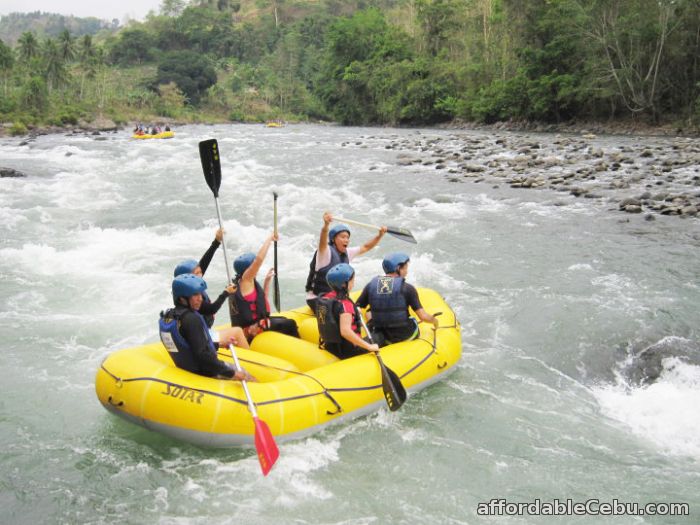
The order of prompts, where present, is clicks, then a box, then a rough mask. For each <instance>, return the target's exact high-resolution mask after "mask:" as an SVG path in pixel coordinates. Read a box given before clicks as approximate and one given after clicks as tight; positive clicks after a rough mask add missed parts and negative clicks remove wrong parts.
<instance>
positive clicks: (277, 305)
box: [272, 275, 281, 312]
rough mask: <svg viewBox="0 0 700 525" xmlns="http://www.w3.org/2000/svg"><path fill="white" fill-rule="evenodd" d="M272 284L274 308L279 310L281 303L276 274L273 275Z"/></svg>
mask: <svg viewBox="0 0 700 525" xmlns="http://www.w3.org/2000/svg"><path fill="white" fill-rule="evenodd" d="M272 284H273V287H274V290H273V294H272V298H273V302H274V303H275V310H277V311H278V312H279V311H280V306H281V303H280V282H279V279H277V275H275V277H274V279H273V282H272Z"/></svg>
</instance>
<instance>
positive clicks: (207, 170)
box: [199, 139, 221, 198]
mask: <svg viewBox="0 0 700 525" xmlns="http://www.w3.org/2000/svg"><path fill="white" fill-rule="evenodd" d="M199 158H200V159H201V160H202V171H204V178H205V179H206V181H207V185H208V186H209V188H211V191H212V193H214V197H217V198H218V197H219V187H220V186H221V161H220V160H219V144H218V143H217V142H216V139H209V140H203V141H202V142H200V143H199Z"/></svg>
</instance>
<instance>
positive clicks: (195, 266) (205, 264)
mask: <svg viewBox="0 0 700 525" xmlns="http://www.w3.org/2000/svg"><path fill="white" fill-rule="evenodd" d="M223 238H224V231H223V230H222V229H220V228H219V229H218V230H216V235H215V236H214V240H213V241H212V243H211V246H209V248H208V249H207V251H206V252H204V255H202V258H201V259H200V260H199V261H197V260H195V259H185V260H184V261H181V262H180V263H179V264H178V265H177V266H176V267H175V271H174V272H173V277H177V276H178V275H182V274H185V273H192V274H194V275H197V276H199V277H204V274H205V273H206V271H207V268H209V263H211V260H212V258H213V257H214V254H215V253H216V250H218V249H219V246H220V245H221V241H222V239H223ZM235 291H236V287H235V286H233V285H232V284H228V285H227V286H226V288H225V289H224V291H223V292H221V294H219V297H217V298H216V300H215V301H214V302H212V301H211V299H210V298H209V295H208V294H207V293H206V292H204V293H203V294H202V297H203V299H204V301H203V302H202V307H201V308H200V309H199V313H200V314H202V315H203V316H204V319H205V320H206V321H207V326H209V328H211V327H212V326H213V325H214V316H215V315H216V313H217V312H218V311H219V310H220V309H221V307H222V306H223V304H224V302H225V301H226V299H227V297H228V296H229V295H233V292H235Z"/></svg>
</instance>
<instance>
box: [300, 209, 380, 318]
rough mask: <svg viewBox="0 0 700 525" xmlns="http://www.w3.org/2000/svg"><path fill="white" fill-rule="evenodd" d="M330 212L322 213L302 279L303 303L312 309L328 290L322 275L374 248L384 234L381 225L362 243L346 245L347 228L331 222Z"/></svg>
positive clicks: (347, 241) (314, 309)
mask: <svg viewBox="0 0 700 525" xmlns="http://www.w3.org/2000/svg"><path fill="white" fill-rule="evenodd" d="M332 221H333V215H332V214H331V213H330V212H325V213H324V214H323V227H322V228H321V235H320V237H319V240H318V248H317V250H316V252H315V253H314V256H313V258H312V259H311V263H310V264H309V276H308V277H307V279H306V304H308V305H309V307H310V308H311V310H312V311H314V312H315V311H316V300H317V298H318V297H320V296H322V295H323V294H326V293H328V292H330V291H331V288H330V286H329V285H328V282H327V280H326V274H327V273H328V270H330V269H331V268H332V267H333V266H335V265H337V264H340V263H347V264H350V263H351V262H352V261H353V259H354V258H355V257H358V256H360V255H362V254H364V253H367V252H368V251H369V250H371V249H372V248H374V247H375V246H376V245H377V244H379V241H380V240H381V239H382V237H383V236H384V234H385V233H386V226H382V227H381V229H380V230H379V233H378V234H377V235H376V236H375V237H373V238H372V239H370V240H369V241H367V242H366V243H365V244H363V245H362V246H353V247H351V246H350V228H349V227H348V226H347V225H345V224H342V223H334V224H333V226H331V222H332Z"/></svg>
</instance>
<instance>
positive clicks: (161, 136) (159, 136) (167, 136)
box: [131, 131, 175, 139]
mask: <svg viewBox="0 0 700 525" xmlns="http://www.w3.org/2000/svg"><path fill="white" fill-rule="evenodd" d="M174 136H175V132H174V131H161V132H160V133H156V134H155V135H149V134H147V133H144V134H143V135H136V134H133V135H131V138H132V139H171V138H173V137H174Z"/></svg>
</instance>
